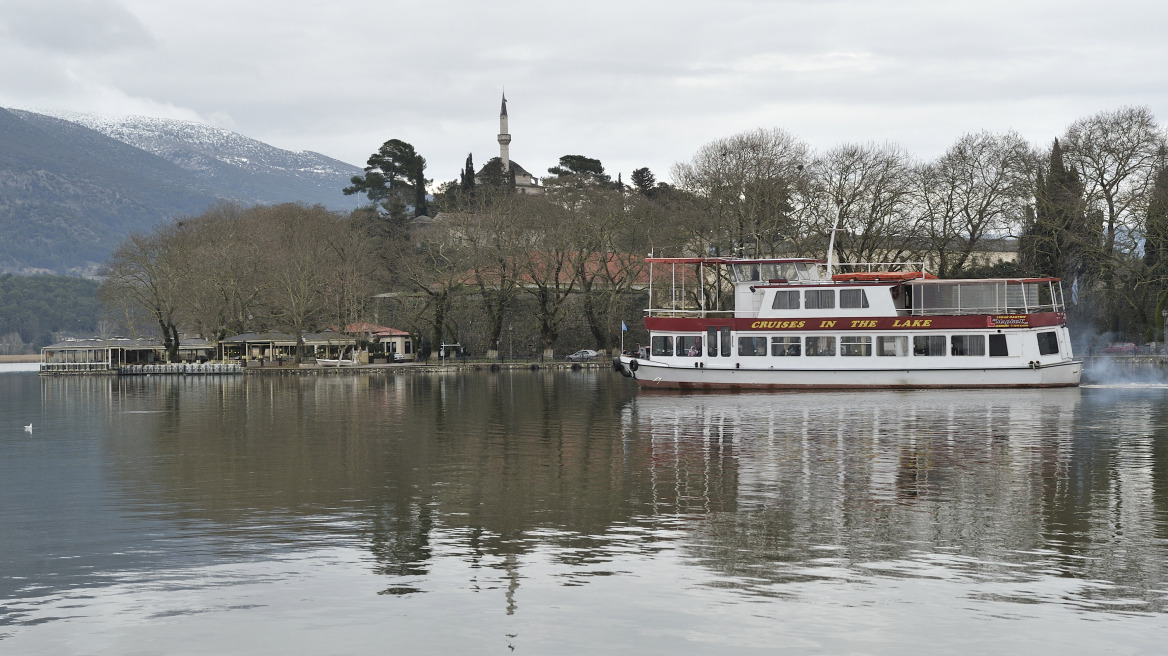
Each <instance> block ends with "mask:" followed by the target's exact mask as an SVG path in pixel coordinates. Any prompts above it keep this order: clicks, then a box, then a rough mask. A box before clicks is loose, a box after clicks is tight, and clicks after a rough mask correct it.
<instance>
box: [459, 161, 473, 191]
mask: <svg viewBox="0 0 1168 656" xmlns="http://www.w3.org/2000/svg"><path fill="white" fill-rule="evenodd" d="M461 182H462V192H463V193H464V194H466V195H467V196H468V197H469V196H473V195H474V190H475V170H474V159H473V158H472V154H471V153H467V155H466V166H465V167H464V168H463V169H462V180H461Z"/></svg>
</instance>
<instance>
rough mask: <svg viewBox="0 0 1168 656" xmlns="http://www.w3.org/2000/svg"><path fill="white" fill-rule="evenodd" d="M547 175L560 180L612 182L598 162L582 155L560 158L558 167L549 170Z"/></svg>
mask: <svg viewBox="0 0 1168 656" xmlns="http://www.w3.org/2000/svg"><path fill="white" fill-rule="evenodd" d="M548 173H551V174H552V175H554V176H557V177H559V178H561V179H563V178H572V179H576V180H581V181H586V182H598V183H600V184H608V183H609V182H610V181H611V180H612V178H611V177H610V176H609V175H607V174H606V173H605V172H604V165H603V164H601V163H600V160H598V159H593V158H591V157H585V156H584V155H564V156H563V157H561V158H560V164H559V166H553V167H551V168H549V169H548Z"/></svg>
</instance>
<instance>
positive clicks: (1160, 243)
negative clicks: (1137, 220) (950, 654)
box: [1144, 166, 1168, 287]
mask: <svg viewBox="0 0 1168 656" xmlns="http://www.w3.org/2000/svg"><path fill="white" fill-rule="evenodd" d="M1144 265H1145V266H1146V267H1147V270H1148V277H1149V279H1151V280H1155V281H1158V284H1157V286H1158V287H1163V286H1164V284H1165V283H1166V282H1168V166H1165V167H1162V168H1161V169H1160V170H1159V171H1158V172H1157V173H1156V181H1155V184H1154V185H1153V186H1152V197H1151V198H1150V199H1149V202H1148V216H1147V219H1146V220H1145V223H1144Z"/></svg>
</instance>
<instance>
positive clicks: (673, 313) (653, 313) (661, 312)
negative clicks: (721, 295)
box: [645, 308, 734, 319]
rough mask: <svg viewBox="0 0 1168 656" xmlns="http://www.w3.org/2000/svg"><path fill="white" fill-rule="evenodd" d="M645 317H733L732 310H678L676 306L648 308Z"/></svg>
mask: <svg viewBox="0 0 1168 656" xmlns="http://www.w3.org/2000/svg"><path fill="white" fill-rule="evenodd" d="M645 316H647V317H664V318H672V319H728V318H732V317H734V311H733V310H700V309H690V310H680V309H676V308H649V309H646V310H645Z"/></svg>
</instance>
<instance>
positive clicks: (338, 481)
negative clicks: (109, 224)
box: [0, 367, 1168, 655]
mask: <svg viewBox="0 0 1168 656" xmlns="http://www.w3.org/2000/svg"><path fill="white" fill-rule="evenodd" d="M28 424H31V425H32V430H31V431H27V430H25V429H24V426H25V425H28ZM1165 638H1168V388H1166V387H1162V386H1155V385H1149V386H1117V387H1084V388H1081V389H1069V390H1047V391H1040V390H1033V391H1009V392H996V391H913V392H904V391H890V392H848V393H836V392H831V393H782V394H710V395H678V394H665V395H663V394H646V393H643V392H641V393H638V392H637V391H636V389H635V388H634V387H633V386H632V385H631V383H630V382H629V381H627V380H625V379H623V378H621V377H619V376H618V375H616V374H614V373H612V372H609V371H576V372H572V371H562V372H550V371H539V372H531V371H515V372H506V371H504V372H498V373H489V372H485V371H484V372H477V373H465V374H453V373H451V374H426V375H423V374H407V375H398V376H394V375H388V376H386V375H360V374H351V375H332V376H304V377H298V376H280V375H270V376H265V375H248V376H231V377H226V376H225V377H185V378H184V377H123V378H120V379H119V378H103V377H62V378H41V377H39V376H38V375H37V374H36V373H31V372H18V371H12V368H11V367H9V368H8V369H7V373H0V653H3V654H6V655H14V654H101V655H105V654H119V655H121V654H135V655H145V654H216V655H219V654H368V653H392V654H399V653H400V654H406V653H427V654H447V653H450V654H453V653H458V654H512V653H515V654H524V653H525V654H598V653H613V652H622V653H640V654H672V655H675V654H749V653H767V654H771V653H791V654H843V653H848V654H930V655H935V654H972V653H977V654H983V653H1060V654H1098V653H1104V652H1106V653H1116V654H1150V653H1162V651H1163V649H1164V643H1165Z"/></svg>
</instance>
